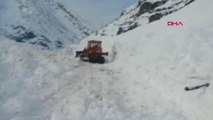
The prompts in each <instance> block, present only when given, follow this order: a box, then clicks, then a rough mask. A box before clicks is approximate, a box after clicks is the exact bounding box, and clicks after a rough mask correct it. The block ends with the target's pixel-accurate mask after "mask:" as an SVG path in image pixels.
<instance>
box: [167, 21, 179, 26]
mask: <svg viewBox="0 0 213 120" xmlns="http://www.w3.org/2000/svg"><path fill="white" fill-rule="evenodd" d="M167 26H183V23H182V22H174V21H168V22H167Z"/></svg>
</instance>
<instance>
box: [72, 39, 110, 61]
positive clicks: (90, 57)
mask: <svg viewBox="0 0 213 120" xmlns="http://www.w3.org/2000/svg"><path fill="white" fill-rule="evenodd" d="M101 43H102V41H99V40H90V41H88V45H87V48H85V49H84V50H83V51H76V57H79V56H80V58H81V60H83V61H89V62H91V63H104V62H105V58H104V57H103V55H106V56H107V55H108V52H102V47H101Z"/></svg>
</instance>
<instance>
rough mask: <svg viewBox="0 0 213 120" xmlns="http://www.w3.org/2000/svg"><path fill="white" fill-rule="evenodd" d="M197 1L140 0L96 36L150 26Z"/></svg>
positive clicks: (110, 34) (116, 33) (117, 33)
mask: <svg viewBox="0 0 213 120" xmlns="http://www.w3.org/2000/svg"><path fill="white" fill-rule="evenodd" d="M194 1H195V0H139V1H138V2H137V3H135V4H133V5H132V6H130V7H128V8H127V9H125V10H123V12H122V13H121V16H120V17H119V18H117V19H116V20H115V21H113V22H112V23H110V24H108V25H107V26H106V27H104V28H102V29H101V30H99V31H97V32H96V35H102V36H114V35H119V34H122V33H125V32H127V31H129V30H133V29H135V28H137V27H138V26H143V25H145V24H149V23H151V22H154V21H156V20H159V19H161V18H163V17H164V16H167V15H169V14H171V13H173V12H176V11H178V10H180V9H182V8H184V7H185V6H187V5H189V4H190V3H192V2H194Z"/></svg>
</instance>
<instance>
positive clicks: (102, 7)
mask: <svg viewBox="0 0 213 120" xmlns="http://www.w3.org/2000/svg"><path fill="white" fill-rule="evenodd" d="M58 1H62V2H63V3H65V6H66V7H67V8H68V9H69V10H71V11H73V12H74V13H77V14H78V15H80V16H81V17H82V18H84V19H85V20H87V21H88V22H89V23H91V24H92V25H93V26H94V27H96V28H99V27H101V26H102V25H105V24H107V23H109V22H111V21H112V20H114V19H115V18H117V17H118V16H119V15H120V14H121V12H122V10H123V9H124V8H126V7H128V6H129V5H131V4H133V3H135V2H137V1H138V0H58Z"/></svg>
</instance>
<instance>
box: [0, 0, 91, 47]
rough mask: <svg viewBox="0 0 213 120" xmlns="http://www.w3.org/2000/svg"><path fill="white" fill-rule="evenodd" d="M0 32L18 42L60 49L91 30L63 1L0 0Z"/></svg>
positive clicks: (76, 41) (81, 37)
mask: <svg viewBox="0 0 213 120" xmlns="http://www.w3.org/2000/svg"><path fill="white" fill-rule="evenodd" d="M0 16H1V19H0V35H3V36H6V37H7V38H9V39H12V40H15V41H17V42H28V43H31V44H36V45H41V46H43V47H46V48H56V47H57V48H60V47H64V45H66V44H68V43H69V44H71V43H79V41H80V40H81V39H83V38H85V37H86V36H88V35H89V34H91V33H92V30H91V29H92V28H91V27H90V26H89V25H88V24H86V22H84V21H85V20H82V19H80V17H78V16H77V15H75V14H73V13H72V12H71V11H69V10H67V9H66V8H65V7H64V6H63V3H60V1H58V2H57V1H53V0H10V1H8V0H1V1H0Z"/></svg>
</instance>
